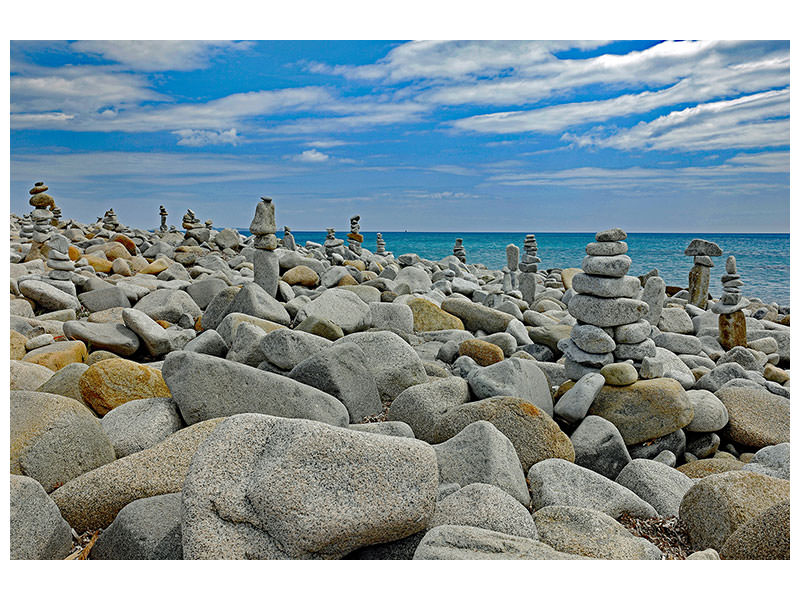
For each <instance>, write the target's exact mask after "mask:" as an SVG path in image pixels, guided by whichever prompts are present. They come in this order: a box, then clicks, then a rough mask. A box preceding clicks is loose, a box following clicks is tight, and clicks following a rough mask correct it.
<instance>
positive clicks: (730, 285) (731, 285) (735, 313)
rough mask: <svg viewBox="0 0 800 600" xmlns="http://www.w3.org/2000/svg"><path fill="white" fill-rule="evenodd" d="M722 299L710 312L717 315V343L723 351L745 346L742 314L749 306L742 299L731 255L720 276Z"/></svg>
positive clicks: (747, 302) (744, 328) (744, 323)
mask: <svg viewBox="0 0 800 600" xmlns="http://www.w3.org/2000/svg"><path fill="white" fill-rule="evenodd" d="M721 279H722V297H721V298H720V301H719V302H717V303H716V304H714V306H712V307H711V312H713V313H715V314H718V315H719V343H720V346H722V347H723V348H724V349H725V350H730V349H731V348H734V347H736V346H743V347H746V346H747V322H746V320H745V317H744V313H743V312H742V309H743V308H746V307H747V306H748V305H749V304H750V300H748V299H747V298H745V297H743V296H742V294H741V290H740V289H739V288H740V287H741V286H742V278H741V277H739V274H738V273H737V272H736V257H735V256H733V255H731V256H729V257H728V260H727V261H725V275H723V276H722V278H721Z"/></svg>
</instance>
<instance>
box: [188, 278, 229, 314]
mask: <svg viewBox="0 0 800 600" xmlns="http://www.w3.org/2000/svg"><path fill="white" fill-rule="evenodd" d="M227 287H228V284H227V283H225V282H224V281H223V280H222V279H220V278H219V277H207V278H206V279H203V280H202V281H198V282H196V283H193V284H192V285H190V286H187V287H186V289H185V290H184V291H185V292H186V293H187V294H189V295H190V296H191V297H192V300H194V302H195V304H197V306H199V307H200V308H201V309H202V310H206V308H207V307H208V305H209V304H210V303H211V301H212V300H213V299H214V297H215V296H216V295H217V294H219V293H220V292H221V291H222V290H224V289H225V288H227Z"/></svg>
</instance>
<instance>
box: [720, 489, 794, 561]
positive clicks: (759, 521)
mask: <svg viewBox="0 0 800 600" xmlns="http://www.w3.org/2000/svg"><path fill="white" fill-rule="evenodd" d="M789 534H790V527H789V502H788V501H787V502H779V503H778V504H776V505H774V506H772V507H770V508H768V509H767V510H765V511H764V512H763V513H761V514H760V515H758V516H756V517H753V518H752V519H750V520H749V521H747V522H746V523H745V524H744V525H742V526H741V527H739V528H738V529H737V530H736V531H734V532H733V535H731V536H730V537H728V539H727V541H726V542H725V545H723V546H722V549H721V550H720V551H719V553H720V556H721V558H722V559H723V560H790V557H789V537H790V535H789Z"/></svg>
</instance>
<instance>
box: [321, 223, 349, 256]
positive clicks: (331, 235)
mask: <svg viewBox="0 0 800 600" xmlns="http://www.w3.org/2000/svg"><path fill="white" fill-rule="evenodd" d="M326 231H327V232H328V233H327V235H326V236H325V243H324V244H322V246H323V248H324V249H325V256H327V257H328V259H329V260H332V261H335V262H337V264H338V263H339V262H341V260H343V257H342V250H343V247H344V240H340V239H337V238H336V230H335V229H333V228H332V227H331V228H329V229H326ZM334 256H338V258H339V260H338V261H337V259H335V258H334Z"/></svg>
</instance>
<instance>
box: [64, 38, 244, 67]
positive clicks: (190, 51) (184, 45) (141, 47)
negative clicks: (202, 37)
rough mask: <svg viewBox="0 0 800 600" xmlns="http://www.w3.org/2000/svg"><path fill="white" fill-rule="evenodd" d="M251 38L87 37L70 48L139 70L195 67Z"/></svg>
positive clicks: (242, 44)
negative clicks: (236, 40) (241, 39)
mask: <svg viewBox="0 0 800 600" xmlns="http://www.w3.org/2000/svg"><path fill="white" fill-rule="evenodd" d="M250 47H252V43H251V42H228V41H192V40H177V41H176V40H170V41H159V40H84V41H79V42H73V43H72V44H70V49H71V50H72V51H73V52H78V53H81V54H90V55H96V56H101V57H102V58H104V59H106V60H109V61H112V62H115V63H119V64H121V65H124V66H125V67H128V68H131V69H133V70H136V71H192V70H195V69H201V68H203V67H205V66H206V65H207V64H208V62H209V60H210V59H211V58H212V57H213V56H214V55H216V54H219V53H221V52H225V51H241V50H246V49H248V48H250Z"/></svg>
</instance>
